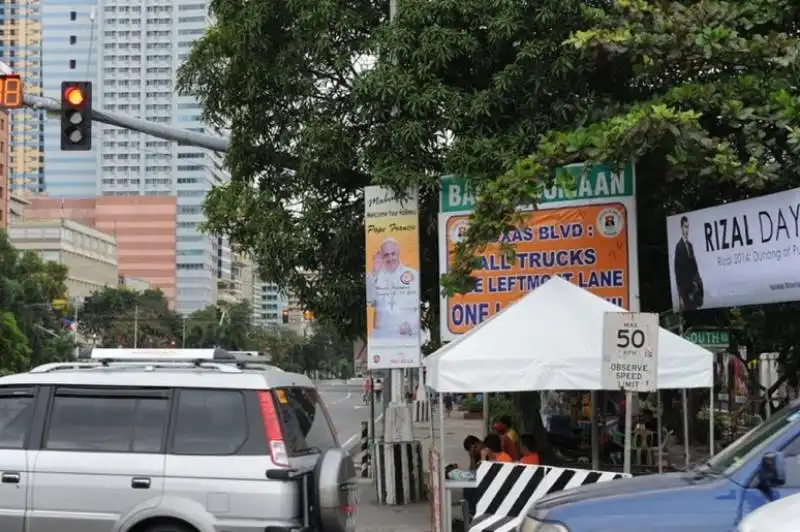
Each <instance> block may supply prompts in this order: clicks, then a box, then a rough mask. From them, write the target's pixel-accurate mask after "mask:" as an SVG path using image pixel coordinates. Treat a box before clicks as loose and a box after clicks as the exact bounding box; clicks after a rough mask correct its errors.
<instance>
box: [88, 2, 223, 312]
mask: <svg viewBox="0 0 800 532" xmlns="http://www.w3.org/2000/svg"><path fill="white" fill-rule="evenodd" d="M100 2H101V8H100V9H99V12H98V17H97V18H98V30H97V31H98V35H99V36H100V39H99V46H98V54H102V59H101V62H100V65H101V67H100V69H99V75H98V78H99V81H98V85H99V86H98V87H97V88H96V89H95V98H94V102H95V104H96V105H98V106H99V107H101V108H103V109H105V110H108V111H112V112H120V113H125V114H129V115H133V116H137V117H141V118H144V119H146V120H148V121H151V122H156V123H162V124H171V125H173V126H176V127H181V128H183V129H186V130H189V131H193V132H197V133H206V134H218V132H217V131H216V130H215V129H214V128H212V127H210V126H209V125H207V124H205V123H204V122H203V121H202V120H201V116H200V115H201V111H200V107H199V106H198V104H197V102H196V101H195V100H194V99H193V98H191V97H188V96H181V95H179V94H178V93H177V87H176V76H177V71H178V68H179V66H180V65H181V63H183V61H184V60H185V59H186V56H187V54H188V53H189V49H190V48H191V45H192V42H193V41H195V40H196V39H197V38H199V37H200V36H201V35H202V34H203V33H204V31H205V28H206V27H207V26H208V24H209V18H208V8H209V1H208V0H148V2H146V3H144V2H142V1H141V0H113V2H112V1H110V0H100ZM98 128H99V129H101V130H102V142H101V143H100V146H99V147H97V148H96V151H97V152H98V157H99V164H100V169H99V172H98V173H99V178H100V189H101V191H102V194H105V195H111V196H137V195H144V196H176V197H177V201H178V219H177V310H179V311H180V312H184V313H189V312H193V311H195V310H198V309H201V308H203V307H205V306H207V305H210V304H213V303H215V302H216V298H217V281H218V280H219V279H225V278H230V275H231V272H230V268H231V260H230V246H229V245H228V243H227V242H226V241H225V239H222V238H217V237H211V236H209V235H206V234H203V233H201V232H200V230H199V226H200V224H201V223H202V222H203V221H204V215H203V200H204V198H205V195H206V194H207V193H208V191H209V190H211V187H212V186H213V185H215V184H221V183H223V182H225V181H226V180H227V179H228V175H227V174H226V172H225V171H224V170H223V167H222V159H221V157H220V156H219V155H218V154H216V153H212V152H209V151H207V150H203V149H200V148H194V147H190V146H183V145H180V144H178V143H173V142H169V141H166V140H161V139H157V138H153V137H150V136H147V135H143V134H140V133H137V132H135V131H128V130H124V129H120V128H116V127H111V126H98Z"/></svg>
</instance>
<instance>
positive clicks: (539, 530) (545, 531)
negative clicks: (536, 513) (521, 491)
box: [520, 517, 569, 532]
mask: <svg viewBox="0 0 800 532" xmlns="http://www.w3.org/2000/svg"><path fill="white" fill-rule="evenodd" d="M520 532H569V528H567V527H566V526H564V525H562V524H559V523H545V522H542V521H537V520H536V519H531V518H530V517H526V518H525V520H524V521H523V522H522V528H521V529H520Z"/></svg>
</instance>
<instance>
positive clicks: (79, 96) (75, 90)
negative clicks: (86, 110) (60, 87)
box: [64, 86, 86, 107]
mask: <svg viewBox="0 0 800 532" xmlns="http://www.w3.org/2000/svg"><path fill="white" fill-rule="evenodd" d="M64 99H65V100H66V101H67V102H68V103H69V104H70V105H73V106H75V107H80V106H81V105H83V102H85V101H86V96H85V95H84V94H83V91H82V90H81V89H80V87H74V86H73V87H67V89H66V90H65V91H64Z"/></svg>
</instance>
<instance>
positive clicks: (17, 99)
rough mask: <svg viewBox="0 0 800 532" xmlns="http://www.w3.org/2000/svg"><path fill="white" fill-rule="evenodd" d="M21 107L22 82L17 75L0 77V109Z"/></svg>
mask: <svg viewBox="0 0 800 532" xmlns="http://www.w3.org/2000/svg"><path fill="white" fill-rule="evenodd" d="M20 107H22V80H21V79H20V78H19V74H6V75H2V76H0V109H19V108H20Z"/></svg>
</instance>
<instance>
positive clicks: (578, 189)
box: [439, 164, 634, 212]
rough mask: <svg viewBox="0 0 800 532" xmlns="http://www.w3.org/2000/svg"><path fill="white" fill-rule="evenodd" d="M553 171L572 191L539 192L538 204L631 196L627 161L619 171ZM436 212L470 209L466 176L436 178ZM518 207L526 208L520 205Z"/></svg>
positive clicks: (579, 167)
mask: <svg viewBox="0 0 800 532" xmlns="http://www.w3.org/2000/svg"><path fill="white" fill-rule="evenodd" d="M556 172H566V173H568V174H570V175H571V176H572V177H574V178H575V186H574V190H573V189H570V190H565V189H563V188H561V187H559V186H553V187H552V188H549V189H546V190H544V191H543V193H542V195H541V197H540V198H539V200H538V203H539V204H550V203H556V204H557V203H561V202H564V201H589V200H603V199H609V200H611V199H615V198H628V197H632V196H633V182H634V178H633V165H632V164H627V165H625V167H624V168H622V172H617V171H616V170H614V169H612V168H611V167H610V166H607V165H596V166H592V167H590V168H588V169H587V171H586V172H585V173H584V170H583V165H582V164H572V165H569V166H561V167H559V168H557V169H556ZM440 187H441V188H440V194H439V197H440V200H441V203H440V207H439V212H462V211H471V210H472V208H473V207H474V206H475V202H476V200H477V198H476V197H475V193H474V191H473V190H472V189H471V187H470V186H469V185H468V184H467V180H466V179H462V178H458V177H455V176H444V177H442V178H441V180H440ZM520 210H523V211H525V210H529V209H527V208H520Z"/></svg>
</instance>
